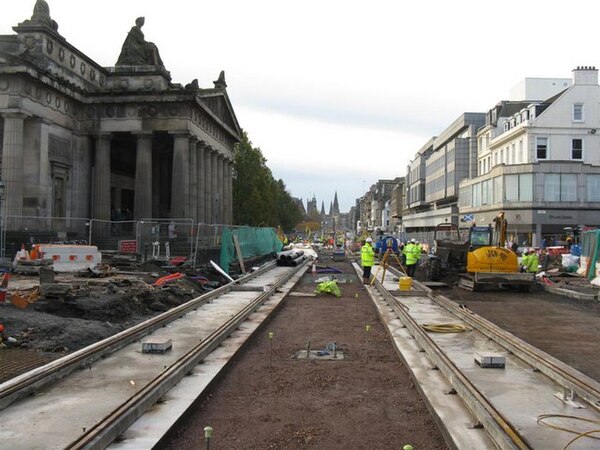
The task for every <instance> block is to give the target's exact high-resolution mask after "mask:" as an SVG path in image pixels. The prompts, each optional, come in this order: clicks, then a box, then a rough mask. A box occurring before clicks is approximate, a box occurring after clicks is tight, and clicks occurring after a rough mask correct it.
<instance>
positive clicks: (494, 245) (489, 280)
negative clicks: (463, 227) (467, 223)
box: [427, 212, 535, 291]
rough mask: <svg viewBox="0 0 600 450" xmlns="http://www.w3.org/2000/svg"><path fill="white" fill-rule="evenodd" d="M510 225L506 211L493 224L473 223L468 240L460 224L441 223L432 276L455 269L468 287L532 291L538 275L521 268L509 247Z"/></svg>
mask: <svg viewBox="0 0 600 450" xmlns="http://www.w3.org/2000/svg"><path fill="white" fill-rule="evenodd" d="M506 229H507V221H506V218H505V216H504V212H500V213H498V215H497V216H496V217H495V218H494V225H493V226H492V225H488V226H475V225H473V226H471V227H470V228H469V234H468V238H467V240H466V241H465V240H463V239H461V238H460V234H459V231H458V227H457V226H456V225H454V224H448V223H444V224H440V225H438V226H437V227H436V230H435V235H434V246H433V251H432V254H430V255H429V259H428V262H427V269H428V270H427V272H428V277H429V279H430V280H432V281H438V280H440V279H441V278H442V277H443V276H444V275H445V274H446V273H448V272H454V273H458V274H459V281H458V285H459V286H461V287H463V288H465V289H469V290H473V291H475V290H479V289H481V288H483V287H486V286H487V287H502V286H506V287H514V288H517V289H519V290H522V291H528V290H529V289H530V288H531V286H533V285H534V283H535V275H534V274H532V273H520V272H519V260H518V257H517V254H516V253H514V252H513V251H512V250H510V249H508V248H506V247H505V244H506Z"/></svg>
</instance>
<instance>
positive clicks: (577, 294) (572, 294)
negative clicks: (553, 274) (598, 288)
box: [542, 284, 599, 301]
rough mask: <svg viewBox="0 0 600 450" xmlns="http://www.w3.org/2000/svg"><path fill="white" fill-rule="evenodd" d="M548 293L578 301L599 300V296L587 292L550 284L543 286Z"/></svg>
mask: <svg viewBox="0 0 600 450" xmlns="http://www.w3.org/2000/svg"><path fill="white" fill-rule="evenodd" d="M542 286H543V287H544V290H545V291H546V292H551V293H552V294H558V295H564V296H566V297H570V298H574V299H576V300H588V301H589V300H599V298H598V294H586V293H585V292H578V291H572V290H571V289H565V288H559V287H556V286H551V285H548V284H542Z"/></svg>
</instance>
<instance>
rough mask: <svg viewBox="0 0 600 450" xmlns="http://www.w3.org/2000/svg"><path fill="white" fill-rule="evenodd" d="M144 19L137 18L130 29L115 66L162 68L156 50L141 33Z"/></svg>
mask: <svg viewBox="0 0 600 450" xmlns="http://www.w3.org/2000/svg"><path fill="white" fill-rule="evenodd" d="M144 23H145V19H144V18H143V17H138V18H137V19H136V20H135V26H133V27H132V28H131V30H130V31H129V33H128V34H127V37H126V38H125V42H123V47H122V48H121V54H120V55H119V59H118V60H117V64H116V65H117V66H161V67H164V65H163V62H162V60H161V59H160V55H159V54H158V48H157V47H156V45H154V44H153V43H152V42H147V41H146V39H145V38H144V33H142V27H143V26H144Z"/></svg>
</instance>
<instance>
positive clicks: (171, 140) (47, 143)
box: [0, 0, 241, 229]
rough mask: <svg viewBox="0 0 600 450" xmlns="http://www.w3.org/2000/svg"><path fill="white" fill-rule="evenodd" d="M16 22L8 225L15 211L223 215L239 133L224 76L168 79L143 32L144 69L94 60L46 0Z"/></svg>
mask: <svg viewBox="0 0 600 450" xmlns="http://www.w3.org/2000/svg"><path fill="white" fill-rule="evenodd" d="M142 25H143V21H142ZM136 26H137V25H136ZM134 28H136V27H134ZM140 28H141V26H138V31H139V29H140ZM13 29H14V31H15V33H16V34H14V35H4V36H0V117H1V119H0V146H1V148H0V150H1V152H0V153H1V155H2V160H1V165H2V167H1V170H2V172H1V173H2V181H3V182H4V184H5V187H6V188H5V195H4V213H5V216H6V217H8V218H9V221H8V222H7V226H8V227H9V228H11V229H19V227H21V226H22V224H21V220H20V219H19V217H23V216H34V217H73V218H76V217H82V218H86V217H90V218H94V219H106V220H109V219H111V217H112V218H114V212H115V211H116V210H120V211H121V212H122V213H125V212H126V213H127V216H128V218H129V217H130V218H132V219H141V218H148V217H161V218H191V219H193V220H194V221H197V222H202V223H209V224H210V223H225V224H228V223H231V221H232V189H231V182H232V176H233V167H232V164H233V148H234V145H235V144H236V143H237V142H239V140H240V134H241V131H240V127H239V125H238V122H237V119H236V117H235V113H234V111H233V107H232V105H231V102H230V100H229V97H228V95H227V90H226V86H227V85H226V83H225V77H224V74H223V73H221V75H220V76H219V78H218V80H217V81H215V87H214V88H209V89H201V88H199V87H198V83H197V81H194V82H192V83H190V84H189V85H187V86H185V87H184V86H182V85H181V84H176V83H173V82H172V81H171V77H170V74H169V72H168V71H167V70H166V69H165V67H164V66H162V61H161V60H160V57H158V50H157V49H156V46H153V44H151V43H145V42H144V41H143V34H141V33H139V34H140V36H141V37H138V43H139V42H141V45H142V46H144V45H146V44H148V48H147V49H150V50H152V52H153V53H152V54H153V55H154V56H153V57H152V60H148V63H147V65H117V66H115V67H101V66H100V65H98V64H97V63H95V62H94V61H93V60H92V59H91V58H90V57H88V56H87V55H85V54H83V53H82V52H81V51H79V50H78V49H77V48H76V47H74V46H73V45H72V44H70V43H69V42H67V41H66V39H65V38H64V37H62V36H61V35H60V34H59V33H58V26H57V24H56V22H55V21H53V20H52V19H51V18H50V14H49V8H48V5H47V4H46V2H45V1H43V0H38V1H37V2H36V4H35V9H34V14H33V16H32V17H31V19H29V20H25V21H24V22H22V23H20V24H19V25H17V26H15V27H14V28H13ZM132 31H133V29H132ZM130 35H131V32H130ZM124 37H125V36H124ZM128 39H130V38H129V37H128ZM115 51H118V49H115ZM123 51H125V45H124V47H123ZM125 60H127V59H125ZM150 63H154V64H150ZM122 217H123V216H122Z"/></svg>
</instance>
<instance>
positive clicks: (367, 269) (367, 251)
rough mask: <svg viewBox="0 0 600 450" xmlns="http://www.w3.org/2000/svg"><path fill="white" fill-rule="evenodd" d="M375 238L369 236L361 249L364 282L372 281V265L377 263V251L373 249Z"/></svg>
mask: <svg viewBox="0 0 600 450" xmlns="http://www.w3.org/2000/svg"><path fill="white" fill-rule="evenodd" d="M372 243H373V239H371V238H370V237H368V238H367V239H365V243H364V244H363V246H362V248H361V249H360V264H361V266H362V268H363V283H364V284H369V282H370V281H371V267H373V264H374V263H375V251H374V250H373V245H372Z"/></svg>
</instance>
